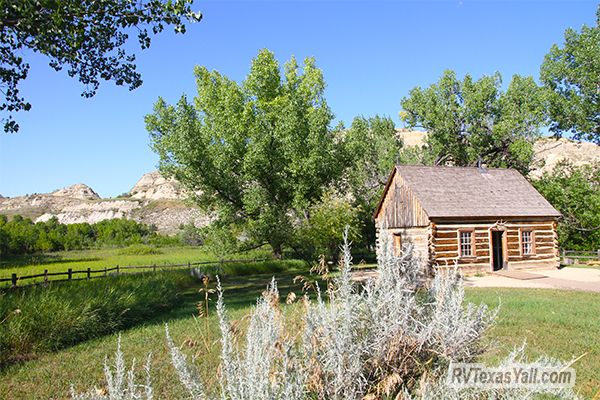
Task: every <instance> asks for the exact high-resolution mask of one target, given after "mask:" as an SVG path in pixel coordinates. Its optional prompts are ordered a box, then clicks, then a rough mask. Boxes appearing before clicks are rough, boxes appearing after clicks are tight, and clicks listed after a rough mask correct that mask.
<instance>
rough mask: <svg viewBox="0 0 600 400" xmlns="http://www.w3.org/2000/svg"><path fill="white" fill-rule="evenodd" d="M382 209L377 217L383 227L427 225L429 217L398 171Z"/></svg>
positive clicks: (379, 224) (378, 222) (378, 223)
mask: <svg viewBox="0 0 600 400" xmlns="http://www.w3.org/2000/svg"><path fill="white" fill-rule="evenodd" d="M384 196H385V197H384V200H383V203H382V205H381V209H380V210H379V213H378V214H377V217H376V222H377V225H378V226H381V227H383V228H387V229H391V228H413V227H427V226H428V225H429V218H428V217H427V214H426V213H425V210H424V209H423V207H421V205H420V204H419V202H418V200H417V199H416V197H415V196H414V194H413V193H412V191H411V190H410V188H409V187H408V186H407V185H406V184H405V183H404V180H403V179H402V177H401V176H400V175H399V174H398V173H394V176H393V178H392V182H391V183H390V186H389V187H388V190H387V192H386V193H385V194H384Z"/></svg>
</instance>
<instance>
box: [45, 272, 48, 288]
mask: <svg viewBox="0 0 600 400" xmlns="http://www.w3.org/2000/svg"><path fill="white" fill-rule="evenodd" d="M47 284H48V270H47V269H45V270H44V285H47Z"/></svg>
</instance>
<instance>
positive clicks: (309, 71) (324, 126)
mask: <svg viewBox="0 0 600 400" xmlns="http://www.w3.org/2000/svg"><path fill="white" fill-rule="evenodd" d="M195 75H196V83H197V90H198V95H197V96H196V97H195V98H194V101H193V103H191V102H189V101H188V100H187V99H186V98H185V96H184V97H182V98H181V99H180V100H179V102H178V103H177V104H176V105H167V104H166V102H165V101H164V100H162V99H159V100H158V102H157V103H156V105H155V107H154V113H153V114H151V115H148V116H147V117H146V124H147V128H148V131H149V132H150V134H151V139H152V145H153V148H154V150H155V151H156V152H157V153H158V155H159V156H160V169H161V171H163V172H164V173H165V174H167V175H170V176H174V177H175V178H177V179H178V180H179V181H180V182H181V183H182V184H183V185H184V186H185V187H187V188H188V189H189V190H190V191H191V192H193V193H197V196H196V200H197V202H198V204H199V205H200V206H201V207H203V208H204V209H206V210H209V211H213V212H214V213H215V214H216V216H217V222H216V223H217V224H221V225H223V226H227V225H230V224H232V223H234V224H236V225H237V226H239V227H242V228H243V229H242V230H243V232H244V236H246V237H247V238H248V241H249V242H251V243H252V244H253V245H256V246H258V245H260V244H262V243H268V244H270V245H271V246H272V248H273V252H274V254H275V255H277V256H279V255H281V252H282V248H283V246H284V245H286V244H288V243H290V241H291V237H292V233H293V224H294V222H295V220H296V219H298V218H309V217H310V215H309V213H308V209H309V207H310V205H312V204H313V203H315V202H316V201H318V199H319V198H320V197H321V195H322V192H323V189H324V188H325V187H326V186H327V185H328V184H330V183H331V182H332V181H333V180H335V179H336V178H337V177H338V176H339V174H340V173H341V168H340V163H339V162H338V161H337V158H338V157H337V156H338V150H337V146H336V141H335V137H334V134H333V133H332V131H331V130H330V123H331V121H332V119H333V114H332V112H331V110H330V109H329V106H328V105H327V102H326V100H325V97H324V89H325V81H324V79H323V74H322V72H321V71H320V70H319V69H318V68H317V67H316V64H315V60H314V59H312V58H307V59H306V60H305V61H304V65H303V66H302V68H300V66H299V65H298V63H297V62H296V60H295V59H294V58H292V59H291V60H290V61H288V62H287V63H286V64H285V67H284V70H283V75H282V71H281V68H280V65H279V63H278V62H277V60H276V59H275V56H274V55H273V53H271V52H270V51H268V50H261V51H260V52H259V54H258V56H257V57H256V58H255V59H254V60H253V61H252V65H251V68H250V73H249V74H248V76H247V77H246V79H245V80H244V81H243V82H242V83H241V84H238V83H237V82H235V81H233V80H231V79H228V78H227V77H225V76H223V75H221V74H220V73H219V72H217V71H209V70H207V69H206V68H204V67H197V68H196V69H195Z"/></svg>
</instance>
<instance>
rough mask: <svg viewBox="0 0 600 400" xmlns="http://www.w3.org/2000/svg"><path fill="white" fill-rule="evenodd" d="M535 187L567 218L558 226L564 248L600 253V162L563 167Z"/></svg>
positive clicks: (561, 244) (535, 182) (534, 181)
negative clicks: (598, 251)
mask: <svg viewBox="0 0 600 400" xmlns="http://www.w3.org/2000/svg"><path fill="white" fill-rule="evenodd" d="M532 183H533V185H534V186H535V187H536V189H537V190H539V191H540V193H541V194H542V195H544V197H545V198H546V199H547V200H548V201H549V202H550V203H551V204H552V205H553V206H554V207H555V208H556V209H557V210H559V211H560V212H561V213H562V215H563V217H562V218H561V219H560V222H559V224H558V239H559V244H560V246H561V247H562V248H565V249H568V250H598V249H600V162H596V163H595V164H590V165H582V166H574V165H571V164H569V163H561V164H558V165H557V166H556V167H555V168H554V169H553V170H552V171H551V172H546V173H544V175H542V177H541V178H539V179H536V180H533V181H532Z"/></svg>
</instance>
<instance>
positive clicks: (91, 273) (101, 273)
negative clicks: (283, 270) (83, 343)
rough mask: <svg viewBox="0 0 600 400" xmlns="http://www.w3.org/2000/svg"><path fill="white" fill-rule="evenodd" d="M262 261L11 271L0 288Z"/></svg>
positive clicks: (256, 259)
mask: <svg viewBox="0 0 600 400" xmlns="http://www.w3.org/2000/svg"><path fill="white" fill-rule="evenodd" d="M264 261H272V259H271V258H254V259H247V260H218V261H199V262H188V263H186V264H164V265H157V264H153V265H128V266H119V265H117V266H115V267H113V268H101V269H91V268H87V269H81V270H74V269H72V268H69V269H68V270H66V271H63V272H48V270H47V269H45V270H44V272H43V273H41V274H33V275H23V276H19V275H18V274H17V273H12V274H11V277H10V278H0V286H2V285H3V284H4V283H5V282H10V286H5V287H3V288H2V287H0V289H6V288H7V287H9V288H17V287H26V286H33V285H37V284H41V283H44V284H47V283H48V282H50V280H51V281H52V282H65V281H77V280H88V279H94V278H104V277H107V276H109V275H119V274H120V273H121V272H122V271H124V270H135V269H137V270H142V269H143V270H146V271H139V272H137V273H140V272H149V271H153V272H156V270H165V269H166V270H169V269H177V268H184V267H185V268H188V269H190V270H191V269H192V268H193V267H198V266H216V267H217V268H218V271H220V270H222V267H223V265H224V264H232V263H256V262H264ZM130 273H131V274H132V273H136V272H130ZM76 275H83V276H82V277H74V276H76ZM53 276H66V277H67V278H66V279H49V277H53ZM38 278H43V280H42V281H40V282H36V283H32V284H28V285H19V282H21V281H26V280H30V279H38Z"/></svg>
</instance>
